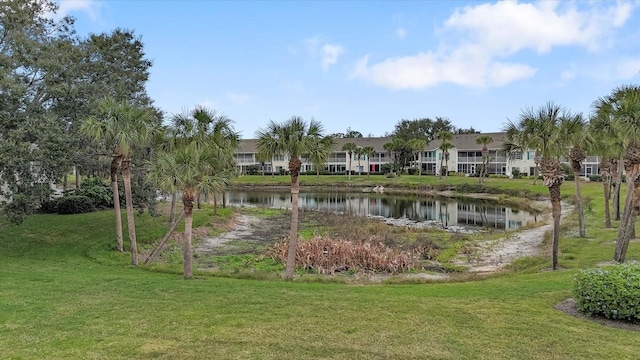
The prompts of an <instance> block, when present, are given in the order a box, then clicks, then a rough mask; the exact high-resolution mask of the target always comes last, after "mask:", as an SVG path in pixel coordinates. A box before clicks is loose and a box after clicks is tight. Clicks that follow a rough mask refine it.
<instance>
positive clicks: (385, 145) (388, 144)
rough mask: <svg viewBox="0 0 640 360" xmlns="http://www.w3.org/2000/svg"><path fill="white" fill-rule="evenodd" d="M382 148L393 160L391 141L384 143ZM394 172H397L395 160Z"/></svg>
mask: <svg viewBox="0 0 640 360" xmlns="http://www.w3.org/2000/svg"><path fill="white" fill-rule="evenodd" d="M382 148H383V149H385V150H387V156H388V157H389V159H391V155H392V154H393V143H392V142H391V141H388V142H386V143H384V144H383V145H382ZM392 169H393V170H392V172H395V171H396V162H395V159H393V168H392Z"/></svg>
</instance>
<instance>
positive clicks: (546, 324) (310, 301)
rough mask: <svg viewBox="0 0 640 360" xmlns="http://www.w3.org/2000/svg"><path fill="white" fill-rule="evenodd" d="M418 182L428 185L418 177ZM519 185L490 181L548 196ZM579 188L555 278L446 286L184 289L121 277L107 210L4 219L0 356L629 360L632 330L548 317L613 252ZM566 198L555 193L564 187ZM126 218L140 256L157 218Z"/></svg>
mask: <svg viewBox="0 0 640 360" xmlns="http://www.w3.org/2000/svg"><path fill="white" fill-rule="evenodd" d="M256 178H260V177H254V179H256ZM310 178H312V177H309V179H310ZM327 178H330V177H327ZM363 178H366V177H363ZM372 178H373V177H372ZM415 178H417V176H416V177H415ZM266 179H270V178H269V177H268V176H267V177H266ZM276 179H282V180H283V183H286V181H285V180H288V177H285V176H280V177H276ZM320 179H323V177H320ZM344 179H346V176H345V177H344ZM380 179H383V177H380ZM405 179H408V180H405ZM427 179H429V181H430V182H436V181H437V178H435V177H422V178H421V179H420V180H421V181H422V180H424V181H425V182H426V181H427ZM240 180H243V178H241V179H240ZM385 180H394V181H395V179H385ZM410 180H411V177H408V176H406V177H405V176H403V177H401V180H400V181H403V182H404V181H407V183H409V184H410V183H411V182H410ZM305 181H309V180H308V179H307V178H306V177H303V184H304V183H305ZM323 181H324V180H323ZM326 181H327V183H328V182H329V181H336V179H333V180H330V179H326ZM353 181H365V180H364V179H363V180H359V178H358V177H352V182H353ZM447 181H451V182H454V181H470V182H471V183H473V179H465V178H449V180H447ZM475 181H476V182H477V179H475ZM530 183H531V180H521V181H515V182H509V180H505V179H489V180H488V181H487V185H490V186H499V187H504V188H511V187H521V188H527V189H530V190H532V189H533V190H534V191H538V187H540V189H541V191H540V192H541V193H542V192H543V190H546V189H545V188H544V187H542V186H541V185H537V186H535V187H534V186H530ZM585 185H586V186H585V189H584V190H583V193H584V194H585V195H586V196H587V197H591V198H592V202H591V206H590V208H591V211H589V212H588V213H587V224H588V228H587V232H588V235H589V236H590V237H589V238H588V239H586V240H585V239H577V238H574V237H573V236H575V231H574V230H573V229H574V228H575V217H573V216H572V217H570V218H569V219H568V220H567V221H566V222H565V224H566V225H565V226H564V228H565V231H564V232H563V236H562V238H561V247H560V249H561V252H562V256H561V260H560V265H561V266H562V267H563V268H564V269H565V270H561V271H557V272H551V271H537V272H534V273H526V274H521V273H511V274H504V275H500V276H496V277H493V278H490V279H486V280H482V281H474V282H465V283H449V284H420V285H377V286H354V285H342V284H321V283H299V282H284V281H257V280H241V279H230V278H219V277H213V276H208V275H205V274H197V276H196V278H195V279H193V280H189V281H186V280H183V279H182V277H181V275H180V268H179V266H176V267H175V268H170V267H169V268H166V267H163V268H157V267H144V266H141V267H140V268H132V267H130V266H128V265H127V263H128V260H129V258H128V255H127V254H126V253H125V254H117V253H114V252H112V251H111V249H112V247H113V245H112V243H113V242H115V240H114V236H113V229H112V228H113V225H112V223H113V221H112V217H113V213H112V212H109V211H106V212H98V213H93V214H82V215H69V216H61V215H38V216H34V217H30V218H28V219H27V220H26V221H25V223H23V224H22V225H20V226H12V225H7V224H6V223H5V222H4V221H2V222H3V225H2V226H1V227H0V354H1V355H0V358H3V359H5V358H7V359H13V358H15V359H45V358H47V359H91V358H99V359H102V358H105V359H114V358H115V359H117V358H122V359H132V358H136V359H146V358H158V359H317V358H322V359H636V358H638V354H639V353H640V340H639V339H640V333H638V332H631V331H627V330H619V329H611V328H607V327H604V326H602V325H599V324H597V323H593V322H590V321H586V320H581V319H577V318H574V317H571V316H567V315H565V314H563V313H562V312H560V311H558V310H555V309H554V308H553V305H554V304H556V303H558V302H560V301H561V300H564V299H566V298H568V297H570V295H571V294H570V293H571V288H572V278H573V274H574V273H575V271H576V269H577V268H581V267H585V266H592V265H594V264H596V263H597V262H599V261H603V260H609V259H610V258H611V257H612V254H613V243H612V241H613V240H614V239H615V230H607V229H603V226H602V224H603V221H602V210H601V207H602V199H601V196H600V195H599V194H600V191H601V190H600V189H601V188H602V185H601V184H597V183H590V184H585ZM572 189H573V183H566V184H565V185H564V186H563V189H562V190H563V192H564V193H566V194H571V193H573V190H572ZM211 216H212V212H211V210H210V209H207V210H200V211H197V212H196V220H195V222H196V225H201V224H204V223H205V222H207V221H209V219H210V217H211ZM224 216H228V213H226V212H222V213H221V214H220V215H219V216H218V217H217V218H222V217H224ZM136 221H137V226H138V239H139V240H138V241H139V242H140V243H141V244H142V245H144V244H147V246H149V245H148V244H151V243H152V242H153V241H154V240H155V239H157V238H159V237H161V236H162V234H163V233H164V231H165V230H166V228H167V227H168V226H167V224H166V218H151V217H148V216H147V215H143V216H141V217H137V218H136ZM616 225H617V224H616ZM125 238H126V235H125ZM639 245H640V244H639V243H632V244H631V247H630V250H629V258H631V259H640V246H639ZM548 264H549V262H548V261H546V262H545V263H544V264H542V265H543V266H545V267H546V266H548Z"/></svg>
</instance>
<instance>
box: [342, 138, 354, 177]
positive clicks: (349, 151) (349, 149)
mask: <svg viewBox="0 0 640 360" xmlns="http://www.w3.org/2000/svg"><path fill="white" fill-rule="evenodd" d="M357 148H358V146H356V144H354V143H352V142H348V143H346V144H344V145H342V151H346V152H347V156H348V157H349V168H348V170H347V171H349V180H351V155H352V154H353V152H354V151H356V149H357Z"/></svg>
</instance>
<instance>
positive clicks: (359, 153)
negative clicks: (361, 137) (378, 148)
mask: <svg viewBox="0 0 640 360" xmlns="http://www.w3.org/2000/svg"><path fill="white" fill-rule="evenodd" d="M353 153H354V154H355V155H356V157H357V158H358V176H362V167H361V166H360V160H362V156H363V155H364V149H363V148H362V147H361V146H358V147H356V149H355V150H354V152H353Z"/></svg>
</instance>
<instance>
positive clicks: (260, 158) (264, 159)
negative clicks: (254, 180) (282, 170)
mask: <svg viewBox="0 0 640 360" xmlns="http://www.w3.org/2000/svg"><path fill="white" fill-rule="evenodd" d="M256 160H257V161H258V162H259V163H260V172H262V178H263V179H264V166H265V164H266V163H267V161H270V160H271V155H269V154H263V153H260V152H259V153H257V154H256ZM272 166H273V164H272ZM271 172H272V173H273V169H271Z"/></svg>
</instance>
